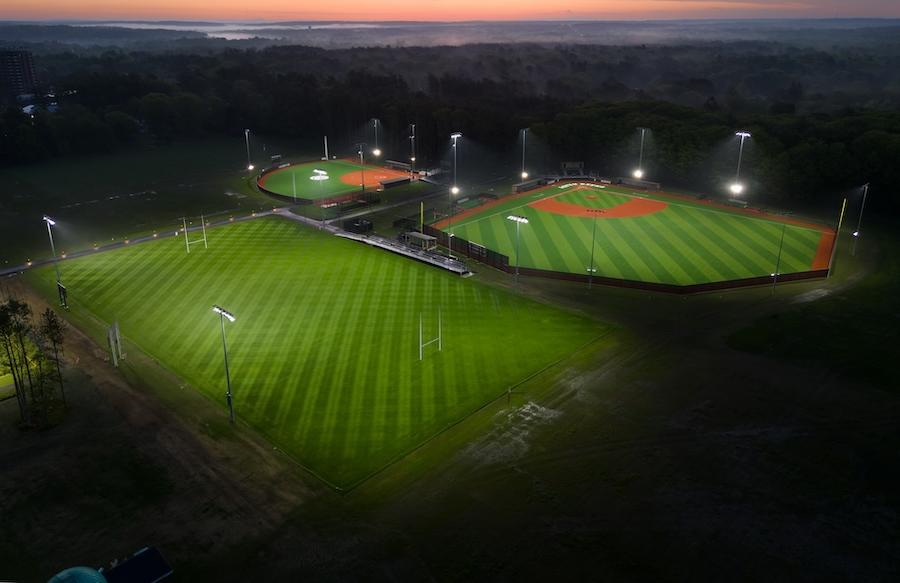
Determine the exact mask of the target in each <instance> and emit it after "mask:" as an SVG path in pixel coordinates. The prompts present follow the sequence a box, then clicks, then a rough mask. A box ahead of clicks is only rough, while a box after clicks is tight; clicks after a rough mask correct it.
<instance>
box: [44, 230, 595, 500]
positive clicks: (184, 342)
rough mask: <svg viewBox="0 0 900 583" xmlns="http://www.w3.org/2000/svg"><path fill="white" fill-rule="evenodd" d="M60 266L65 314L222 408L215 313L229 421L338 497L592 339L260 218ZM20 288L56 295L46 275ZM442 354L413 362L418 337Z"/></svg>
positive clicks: (540, 308)
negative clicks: (107, 332)
mask: <svg viewBox="0 0 900 583" xmlns="http://www.w3.org/2000/svg"><path fill="white" fill-rule="evenodd" d="M208 238H209V248H208V249H197V250H192V252H191V253H190V254H189V255H188V254H186V253H185V249H184V244H183V241H181V240H180V239H178V238H176V237H173V238H172V239H167V240H160V241H155V242H152V243H146V244H141V245H137V246H134V247H131V248H123V249H120V250H116V251H110V252H105V253H101V254H97V255H94V256H91V257H86V258H81V259H76V260H70V261H67V262H65V263H64V264H63V266H62V270H63V278H64V280H65V282H66V285H67V287H68V289H69V297H70V301H72V302H73V307H72V310H73V311H88V312H90V313H91V314H93V315H96V316H97V317H98V318H99V319H101V320H103V321H105V322H111V321H112V320H114V319H116V320H118V321H119V323H120V326H121V330H122V334H123V336H124V337H125V342H126V346H127V345H128V343H133V344H137V345H138V346H139V347H140V348H142V349H143V350H144V351H146V352H148V353H149V354H151V355H152V356H153V357H155V358H156V359H158V360H159V361H160V362H162V363H164V364H165V365H166V366H167V367H169V368H171V369H172V370H173V371H175V372H176V373H177V374H178V375H179V376H181V377H182V378H184V379H186V380H187V381H189V382H190V383H191V384H192V385H194V386H195V387H197V388H198V389H199V390H201V391H202V392H204V393H206V394H207V395H208V396H209V397H210V398H212V399H214V400H215V401H216V402H217V403H220V404H221V405H222V407H223V411H222V414H223V416H224V415H226V414H227V413H226V412H225V410H224V406H225V404H224V397H223V395H224V393H225V376H224V375H225V373H224V365H223V358H222V344H221V342H222V340H221V336H220V329H219V320H218V318H217V317H216V315H215V314H214V313H213V312H212V311H211V306H212V305H213V304H219V305H221V306H223V307H224V308H226V309H228V310H230V311H231V312H233V313H234V314H235V315H236V317H237V321H236V322H234V323H228V322H226V332H227V334H228V346H229V349H228V350H229V363H230V367H231V375H232V381H233V385H234V395H235V410H236V412H237V415H238V416H239V417H240V418H241V419H244V420H246V421H247V422H248V423H249V424H251V425H252V426H254V427H255V428H257V429H258V430H260V431H261V432H263V433H264V434H266V435H267V436H268V437H269V438H270V439H271V440H272V441H273V442H274V443H276V444H277V445H278V446H279V447H280V448H282V449H283V450H284V451H286V452H287V453H288V454H290V455H292V456H294V457H295V458H296V459H297V460H299V461H300V462H302V463H303V464H304V465H306V466H307V467H309V468H311V469H312V470H314V471H315V472H317V473H318V474H319V475H321V476H322V477H324V478H325V479H326V480H328V481H329V482H331V483H332V484H335V485H337V486H339V487H349V486H351V485H353V484H355V483H357V482H358V481H360V480H362V479H363V478H365V477H366V476H368V475H370V474H371V473H373V472H375V471H376V470H378V469H380V468H382V467H383V466H384V465H385V464H387V463H389V462H390V461H391V460H394V459H395V458H397V457H398V456H401V455H402V454H404V453H405V452H408V451H409V450H410V449H412V448H414V447H416V446H417V445H419V444H421V443H422V442H424V441H425V440H427V439H428V438H430V437H432V436H434V435H435V434H436V433H438V432H440V431H441V430H442V429H444V428H446V427H448V426H449V425H451V424H453V423H455V422H457V421H459V420H461V419H462V418H464V417H465V416H467V415H469V414H470V413H472V412H473V411H475V410H477V409H478V408H480V407H481V406H483V405H484V404H485V403H487V402H488V401H490V400H492V399H494V398H496V397H498V396H499V395H501V394H503V393H504V392H505V390H506V389H507V387H509V386H511V385H513V384H515V383H516V382H518V381H521V380H522V379H524V378H526V377H527V376H529V375H530V374H532V373H534V372H536V371H538V370H540V369H541V368H543V367H545V366H546V365H548V364H550V363H553V362H555V361H556V360H558V359H560V358H563V357H565V356H567V355H569V354H571V353H572V352H573V351H575V350H576V349H577V348H578V347H580V346H583V345H584V344H585V343H586V342H588V341H590V340H591V339H593V338H595V337H597V336H598V335H600V334H601V333H602V332H603V330H604V328H603V327H602V326H601V325H599V324H597V323H596V322H593V321H590V320H586V319H584V318H581V317H577V316H575V315H572V314H570V313H567V312H563V311H560V310H558V309H555V308H552V307H549V306H546V305H543V304H538V303H535V302H532V301H529V300H526V299H523V298H521V297H518V296H516V295H513V294H509V293H505V292H503V291H498V290H496V289H493V288H490V287H488V286H485V285H482V284H479V283H477V282H474V281H472V280H471V279H468V280H466V279H461V278H459V277H458V276H455V275H452V274H450V273H448V272H444V271H441V270H438V269H436V268H433V267H430V266H426V265H423V264H420V263H417V262H414V261H410V260H409V259H406V258H402V257H399V256H395V255H392V254H390V253H386V252H384V251H380V250H375V249H372V248H370V247H367V246H365V245H362V244H359V243H356V242H352V241H347V240H344V239H341V238H338V237H334V236H332V235H329V234H327V233H323V232H320V231H317V230H315V229H310V228H307V227H303V226H300V225H298V224H297V223H294V222H292V221H289V220H286V219H282V218H277V217H269V218H264V219H257V220H253V221H248V222H244V223H236V224H233V225H229V226H226V227H220V228H215V229H211V230H209V231H208ZM29 277H30V278H31V279H33V280H34V281H35V282H36V284H37V285H38V286H39V287H40V288H41V289H43V290H44V291H45V293H47V294H50V295H51V296H52V294H54V293H55V292H54V288H53V285H54V274H53V269H52V267H51V268H42V269H40V270H36V271H33V272H29ZM439 310H440V313H441V318H442V323H443V352H438V351H437V348H436V346H435V345H432V346H430V347H428V348H426V351H425V359H424V361H422V362H420V361H419V360H418V358H419V354H418V326H419V317H420V314H421V315H422V317H423V321H424V327H425V334H426V337H433V336H434V335H435V334H436V326H437V316H438V311H439Z"/></svg>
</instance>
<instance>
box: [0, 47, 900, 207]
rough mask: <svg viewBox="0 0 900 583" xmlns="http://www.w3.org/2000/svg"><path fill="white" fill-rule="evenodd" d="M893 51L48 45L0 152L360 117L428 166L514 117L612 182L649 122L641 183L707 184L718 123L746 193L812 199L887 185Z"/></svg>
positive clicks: (713, 175)
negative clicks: (52, 104) (741, 150)
mask: <svg viewBox="0 0 900 583" xmlns="http://www.w3.org/2000/svg"><path fill="white" fill-rule="evenodd" d="M897 59H898V57H889V56H885V57H883V58H875V57H874V56H873V54H871V53H870V52H867V50H863V49H858V50H847V51H844V50H843V49H841V51H838V52H836V53H835V52H824V51H820V50H818V49H812V48H797V47H794V48H785V47H777V46H774V45H771V44H765V43H749V44H748V43H735V44H729V45H716V47H715V48H711V47H702V46H679V47H664V46H650V47H647V46H627V47H600V46H590V45H571V46H556V47H547V46H538V45H528V44H526V45H509V46H503V45H475V46H465V47H437V48H415V49H413V48H373V49H356V50H324V49H320V48H311V47H297V46H274V47H269V48H265V49H261V50H256V49H249V50H233V49H229V50H224V51H210V52H208V53H205V54H197V53H193V54H190V55H185V54H179V53H175V52H143V51H125V50H121V49H110V50H105V51H103V52H101V53H95V52H88V53H81V52H78V51H72V50H66V51H61V52H48V53H43V54H39V55H38V56H37V57H36V60H37V61H38V62H37V66H38V69H39V72H40V78H41V80H42V82H43V83H44V85H45V87H46V88H47V90H48V91H52V94H53V95H54V98H53V99H54V100H55V101H56V102H57V103H58V108H49V109H48V108H40V107H39V108H38V109H37V110H36V111H35V112H34V113H33V114H31V115H29V114H26V113H24V112H22V111H21V108H20V107H19V105H18V104H14V105H11V106H9V107H8V108H7V109H6V110H5V113H4V114H3V116H2V120H0V161H2V164H22V163H32V162H37V161H40V160H45V159H48V158H53V157H60V156H67V155H71V154H76V153H77V154H84V153H94V152H108V151H112V150H115V149H118V148H122V147H128V146H130V145H137V144H142V143H147V142H148V141H149V142H157V143H158V142H168V141H172V140H179V139H185V138H192V137H197V136H202V135H207V134H229V135H240V134H241V132H242V131H243V128H253V130H254V132H258V133H260V134H268V135H276V136H284V137H287V138H301V137H305V138H312V137H316V138H317V137H318V136H321V135H323V134H328V135H329V136H331V137H332V141H333V143H334V144H335V145H336V149H337V150H338V151H340V150H341V149H343V150H344V151H345V152H349V149H350V147H351V144H353V143H354V141H355V140H358V139H360V131H361V126H362V124H363V122H364V121H365V120H367V119H370V118H373V117H375V118H379V119H380V120H381V121H382V123H383V127H384V129H385V135H384V140H385V145H386V146H387V149H388V151H392V150H393V151H394V152H405V151H406V145H405V144H406V135H407V134H406V124H407V123H410V122H414V123H416V124H417V130H418V131H417V133H418V135H419V152H420V156H422V157H423V158H428V159H430V160H431V162H432V163H434V162H436V161H437V160H438V158H439V157H440V156H441V155H442V154H444V153H445V151H446V147H447V140H446V136H448V135H449V134H450V133H451V132H452V131H456V130H460V131H463V132H464V133H465V135H466V137H467V138H468V139H471V140H472V141H473V142H475V143H477V144H479V146H481V147H485V148H488V149H492V150H495V151H500V152H504V151H509V150H512V149H513V148H515V145H516V136H517V135H518V131H519V129H520V128H524V127H530V128H531V129H532V135H533V136H534V139H535V143H537V144H540V145H542V146H544V148H543V149H542V150H541V157H540V158H539V160H540V162H535V163H539V164H541V165H542V166H543V168H540V170H551V169H553V168H555V167H556V164H558V162H559V161H560V160H563V159H571V160H584V161H585V162H586V163H587V165H588V168H590V169H594V170H597V171H599V172H602V173H605V174H608V175H619V174H622V173H625V172H628V171H629V170H630V168H631V167H632V166H633V164H634V155H635V151H636V144H635V138H636V131H635V128H637V127H639V126H640V127H647V128H650V129H651V130H652V134H651V135H652V139H651V140H650V141H649V143H648V146H647V147H648V169H650V170H651V173H652V175H653V176H654V178H657V179H658V180H660V181H662V182H664V183H666V184H667V185H669V186H673V187H681V188H687V189H692V190H715V191H720V190H721V187H722V183H723V181H725V180H727V179H728V176H729V173H731V172H733V163H734V157H735V149H734V148H730V144H732V143H733V137H734V131H735V130H737V129H746V130H749V131H751V132H752V134H753V139H752V140H751V143H750V144H749V145H748V150H747V152H746V154H747V168H748V174H747V178H748V180H750V181H751V182H752V183H755V188H754V190H755V191H756V192H764V193H766V197H767V200H766V201H767V202H771V203H773V204H774V203H780V202H786V201H791V202H792V203H794V204H800V203H804V204H805V203H815V202H816V201H817V200H818V199H819V198H820V197H825V196H828V197H831V196H834V195H835V193H838V192H840V191H842V190H844V189H848V188H853V187H855V186H857V185H859V184H861V183H863V182H871V183H872V185H873V187H875V188H877V189H878V190H879V191H881V192H884V193H888V192H892V190H893V189H892V188H891V185H893V184H897V183H898V180H900V176H898V169H897V164H896V161H897V160H900V108H898V107H897V96H898V95H900V83H898V81H897V80H896V77H895V76H894V75H892V74H888V69H889V68H891V67H896V65H897V64H898V61H897ZM894 70H895V69H894ZM829 79H830V81H829ZM838 81H839V82H840V85H839V87H840V91H837V90H835V89H834V88H835V87H836V84H835V83H836V82H838ZM639 84H640V85H641V86H638V85H639ZM51 110H52V111H51ZM729 148H730V149H729ZM891 197H893V198H891ZM879 198H880V200H878V201H877V204H878V205H879V206H882V207H883V208H885V209H887V208H893V209H894V210H896V209H897V207H898V199H897V198H896V196H894V195H893V194H891V195H890V196H888V195H885V196H881V197H879Z"/></svg>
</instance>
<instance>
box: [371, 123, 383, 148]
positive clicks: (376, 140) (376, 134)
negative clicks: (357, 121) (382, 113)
mask: <svg viewBox="0 0 900 583" xmlns="http://www.w3.org/2000/svg"><path fill="white" fill-rule="evenodd" d="M372 127H373V128H375V149H374V150H372V155H373V156H375V157H376V158H377V157H378V156H381V148H379V147H378V119H377V118H374V117H373V118H372Z"/></svg>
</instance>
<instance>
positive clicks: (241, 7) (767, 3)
mask: <svg viewBox="0 0 900 583" xmlns="http://www.w3.org/2000/svg"><path fill="white" fill-rule="evenodd" d="M786 17H792V18H834V17H900V0H490V1H488V2H485V1H484V0H452V1H450V0H379V1H378V2H373V1H365V0H331V1H329V2H310V1H308V0H300V1H298V0H264V1H263V2H253V1H248V0H143V1H141V0H0V19H3V20H14V19H20V20H21V19H103V20H109V19H126V18H127V19H160V18H165V19H186V20H191V19H193V20H196V19H205V20H252V21H260V20H289V19H291V20H293V19H296V20H482V19H483V20H525V19H531V20H534V19H656V18H659V19H671V18H786Z"/></svg>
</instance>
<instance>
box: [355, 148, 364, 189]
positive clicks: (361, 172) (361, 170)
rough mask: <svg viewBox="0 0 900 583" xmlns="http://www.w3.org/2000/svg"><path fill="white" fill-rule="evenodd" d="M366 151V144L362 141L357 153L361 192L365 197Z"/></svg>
mask: <svg viewBox="0 0 900 583" xmlns="http://www.w3.org/2000/svg"><path fill="white" fill-rule="evenodd" d="M365 152H366V145H365V144H363V143H360V144H359V145H358V146H357V152H356V153H357V154H359V175H360V184H359V194H360V196H362V197H363V198H365V195H366V159H365V158H364V156H365Z"/></svg>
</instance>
